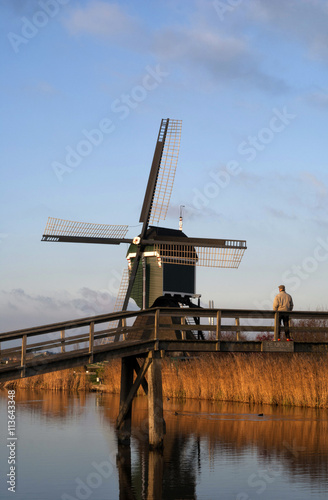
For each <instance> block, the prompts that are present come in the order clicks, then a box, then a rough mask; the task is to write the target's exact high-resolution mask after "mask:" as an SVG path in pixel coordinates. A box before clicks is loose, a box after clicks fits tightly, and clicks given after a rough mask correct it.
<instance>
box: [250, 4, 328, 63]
mask: <svg viewBox="0 0 328 500" xmlns="http://www.w3.org/2000/svg"><path fill="white" fill-rule="evenodd" d="M248 12H249V19H250V20H253V21H255V22H257V23H258V22H259V23H263V24H265V25H266V26H267V27H269V28H270V29H271V30H272V31H279V32H280V33H283V35H284V36H285V37H286V38H289V39H296V40H297V41H298V42H301V43H303V44H305V46H306V47H307V53H308V56H309V57H311V58H313V59H320V60H323V61H325V62H328V35H327V24H328V5H327V2H326V1H325V0H289V1H288V2H286V1H285V0H275V1H274V2H273V1H272V0H253V1H252V2H250V3H249V4H248Z"/></svg>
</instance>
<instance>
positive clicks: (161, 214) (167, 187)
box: [149, 119, 182, 224]
mask: <svg viewBox="0 0 328 500" xmlns="http://www.w3.org/2000/svg"><path fill="white" fill-rule="evenodd" d="M181 127H182V121H181V120H171V119H170V120H169V123H168V128H167V132H166V137H165V144H164V150H163V153H162V158H161V164H160V169H159V172H158V177H157V182H156V189H155V193H154V197H153V201H152V206H151V212H150V217H149V224H155V223H158V222H159V221H160V220H164V219H165V218H166V214H167V210H168V206H169V203H170V199H171V194H172V189H173V183H174V177H175V172H176V168H177V163H178V157H179V150H180V139H181Z"/></svg>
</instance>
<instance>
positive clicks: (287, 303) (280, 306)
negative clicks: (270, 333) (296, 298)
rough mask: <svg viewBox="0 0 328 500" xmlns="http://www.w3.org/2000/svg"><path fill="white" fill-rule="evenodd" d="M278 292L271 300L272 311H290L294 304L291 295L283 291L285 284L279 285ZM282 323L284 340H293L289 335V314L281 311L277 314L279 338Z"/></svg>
mask: <svg viewBox="0 0 328 500" xmlns="http://www.w3.org/2000/svg"><path fill="white" fill-rule="evenodd" d="M278 288H279V293H278V295H276V296H275V298H274V301H273V310H274V311H292V310H293V307H294V304H293V299H292V297H291V295H289V294H288V293H286V292H285V285H279V287H278ZM281 322H282V323H283V324H284V330H285V336H286V340H293V339H291V338H290V336H289V314H286V313H282V314H280V315H279V338H278V340H280V325H281Z"/></svg>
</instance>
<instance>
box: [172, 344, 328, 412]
mask: <svg viewBox="0 0 328 500" xmlns="http://www.w3.org/2000/svg"><path fill="white" fill-rule="evenodd" d="M327 361H328V356H327V355H325V354H323V355H315V356H314V355H311V354H309V355H306V354H301V355H297V354H293V355H292V356H290V355H288V354H281V355H280V354H275V356H272V355H270V354H268V355H267V354H240V353H239V354H231V355H229V354H228V355H227V354H224V355H220V354H219V355H216V356H214V355H208V356H203V357H200V358H197V359H191V360H190V361H184V362H181V361H174V362H172V361H171V362H170V361H165V363H164V367H163V392H164V394H165V396H167V397H183V398H197V399H208V400H220V401H238V402H243V403H256V404H273V405H290V406H303V407H315V408H328V373H327Z"/></svg>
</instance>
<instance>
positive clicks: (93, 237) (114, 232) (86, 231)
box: [42, 217, 132, 245]
mask: <svg viewBox="0 0 328 500" xmlns="http://www.w3.org/2000/svg"><path fill="white" fill-rule="evenodd" d="M128 229H129V226H123V225H121V226H113V225H109V224H94V223H91V222H75V221H70V220H64V219H55V218H53V217H48V221H47V225H46V228H45V230H44V234H43V235H42V241H60V242H69V243H107V244H111V245H119V244H120V243H131V241H132V240H125V239H124V237H125V235H126V233H127V232H128Z"/></svg>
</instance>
